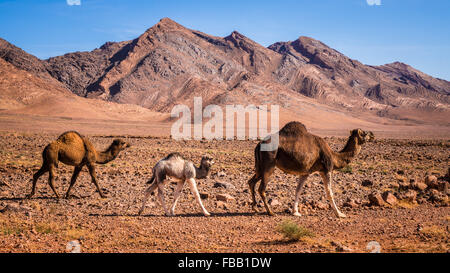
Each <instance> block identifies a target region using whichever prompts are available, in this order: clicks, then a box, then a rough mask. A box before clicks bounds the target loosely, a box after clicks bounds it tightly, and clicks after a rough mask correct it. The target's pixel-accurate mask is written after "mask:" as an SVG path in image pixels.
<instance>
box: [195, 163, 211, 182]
mask: <svg viewBox="0 0 450 273" xmlns="http://www.w3.org/2000/svg"><path fill="white" fill-rule="evenodd" d="M194 167H195V166H194ZM208 175H209V169H208V168H206V167H205V166H202V165H201V166H200V167H199V168H197V167H195V178H197V179H203V178H207V177H208Z"/></svg>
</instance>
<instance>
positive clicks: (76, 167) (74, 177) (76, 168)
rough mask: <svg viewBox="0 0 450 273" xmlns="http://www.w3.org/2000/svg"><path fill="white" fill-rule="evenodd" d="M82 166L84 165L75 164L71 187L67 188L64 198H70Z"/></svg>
mask: <svg viewBox="0 0 450 273" xmlns="http://www.w3.org/2000/svg"><path fill="white" fill-rule="evenodd" d="M82 168H83V166H75V168H74V170H73V174H72V178H71V179H70V185H69V188H68V189H67V192H66V195H65V196H64V198H69V196H70V190H71V189H72V187H73V186H74V185H75V182H76V181H77V178H78V175H79V174H80V172H81V169H82Z"/></svg>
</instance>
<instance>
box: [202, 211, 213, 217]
mask: <svg viewBox="0 0 450 273" xmlns="http://www.w3.org/2000/svg"><path fill="white" fill-rule="evenodd" d="M203 214H204V215H205V216H206V217H209V216H211V213H209V212H206V213H203Z"/></svg>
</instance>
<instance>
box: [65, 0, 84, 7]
mask: <svg viewBox="0 0 450 273" xmlns="http://www.w3.org/2000/svg"><path fill="white" fill-rule="evenodd" d="M66 2H67V5H69V6H81V0H66Z"/></svg>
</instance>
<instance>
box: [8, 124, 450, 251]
mask: <svg viewBox="0 0 450 273" xmlns="http://www.w3.org/2000/svg"><path fill="white" fill-rule="evenodd" d="M56 136H57V135H46V134H39V135H36V134H30V135H25V134H19V133H2V134H1V135H0V147H1V148H0V209H2V208H4V207H6V206H8V205H9V206H12V207H14V208H16V209H17V211H15V210H14V209H9V210H7V211H6V212H3V213H0V252H64V251H65V249H66V244H67V242H69V241H70V240H79V241H80V242H81V248H82V251H83V252H330V251H331V252H334V251H340V250H342V249H343V250H345V251H354V252H368V250H367V249H366V246H367V244H368V243H369V242H370V241H377V242H379V243H380V245H381V247H382V249H381V251H382V252H405V251H407V252H448V251H449V250H450V242H449V220H450V209H449V207H448V192H447V193H446V196H447V197H446V199H445V200H446V201H444V202H443V203H442V202H440V203H438V202H432V201H430V199H429V193H423V194H421V193H420V192H419V195H418V197H417V201H418V204H414V203H411V202H407V201H404V200H400V201H399V203H398V204H396V205H394V206H386V207H374V206H369V204H368V198H367V196H368V195H369V194H370V193H372V192H374V191H378V192H380V193H382V192H384V191H386V190H391V191H392V192H393V193H395V194H396V195H398V196H399V197H400V196H401V193H400V192H399V190H398V189H397V187H398V183H399V182H398V181H399V180H402V179H403V178H406V179H407V180H408V181H409V180H411V179H414V180H415V181H420V180H422V179H423V177H424V176H425V174H426V173H427V172H428V173H434V174H435V175H436V176H438V177H440V176H443V175H444V174H445V173H446V172H447V169H448V166H449V158H450V153H449V146H450V143H449V140H428V141H426V140H415V141H410V140H387V139H381V140H377V141H376V142H375V143H370V144H367V145H366V146H364V147H363V150H362V152H361V154H360V155H359V156H358V157H357V159H356V160H355V161H353V162H352V164H351V166H350V168H347V169H345V170H344V171H335V176H334V177H335V183H334V186H333V188H334V192H335V197H336V199H337V203H338V206H339V207H340V208H342V210H343V211H344V212H345V213H346V214H347V216H348V218H346V219H337V218H335V216H334V214H333V213H332V211H331V209H329V208H326V207H327V206H328V203H327V200H326V198H325V192H324V190H323V185H322V184H321V182H320V179H319V177H318V176H312V177H311V178H310V179H309V181H308V183H307V186H306V188H305V190H304V194H303V196H302V199H301V205H300V211H301V213H302V214H303V215H304V216H303V217H300V218H298V217H294V216H291V215H290V211H291V209H292V203H293V197H294V196H293V192H294V189H295V184H296V183H295V182H296V179H295V177H294V176H291V175H285V174H283V173H281V172H279V171H277V172H276V173H275V175H274V176H273V180H272V181H271V183H270V184H269V186H268V197H269V198H270V199H273V200H272V201H275V203H276V202H279V205H277V206H274V211H275V212H276V213H277V214H278V215H277V216H276V217H268V216H266V215H265V214H262V212H263V208H262V207H261V214H257V215H255V214H254V213H252V211H251V209H250V206H249V204H248V202H249V200H250V196H249V193H248V190H247V184H246V181H247V180H248V178H249V177H250V176H251V173H252V170H253V148H254V146H255V143H256V142H250V141H222V142H198V141H188V142H175V141H173V140H170V139H168V138H130V139H129V141H130V142H131V144H132V145H133V146H132V148H130V149H129V150H127V151H125V152H124V153H122V154H121V155H119V157H118V158H117V159H116V160H114V161H113V162H111V163H109V164H107V165H105V166H99V167H98V177H99V180H100V184H101V186H102V187H103V188H105V189H106V192H107V193H108V196H109V198H108V199H100V198H99V196H98V193H96V192H95V190H94V186H93V184H91V182H90V178H89V175H88V173H87V171H86V170H84V171H83V172H82V174H81V175H80V177H79V181H78V182H77V184H76V185H75V187H74V190H73V192H72V193H73V194H74V197H72V198H71V199H69V200H65V199H61V200H57V199H55V198H54V196H53V195H52V193H51V190H50V188H49V187H48V185H47V182H46V179H47V175H45V176H43V177H42V178H41V180H40V181H39V183H38V191H37V193H36V196H35V198H34V199H32V200H23V198H24V196H25V195H26V194H27V193H29V191H30V187H31V181H30V179H31V176H32V173H33V172H34V171H35V170H37V169H38V168H39V167H40V164H41V151H42V149H43V148H44V147H45V145H46V144H47V143H48V142H49V141H51V140H53V139H54V138H55V137H56ZM90 139H91V140H92V141H93V143H94V144H95V145H96V146H97V147H98V148H99V149H104V148H105V147H107V145H108V144H109V143H110V142H111V141H112V138H110V137H101V136H100V137H99V136H97V137H94V136H91V137H90ZM327 141H328V142H329V143H331V146H332V147H333V148H334V149H335V150H338V149H339V148H341V147H342V146H343V144H344V142H345V139H336V138H333V139H327ZM169 152H180V153H182V154H183V155H184V156H185V157H186V158H189V159H192V160H193V161H194V162H195V163H196V164H198V162H199V160H200V157H201V155H203V154H205V153H208V154H210V155H212V156H213V157H214V158H215V159H216V164H215V166H214V169H213V175H212V177H211V178H209V179H207V180H203V181H199V191H200V192H201V193H208V194H209V197H208V198H207V199H206V200H204V201H203V202H204V204H205V207H206V208H207V209H208V210H209V211H210V212H211V213H212V217H209V218H205V217H203V216H201V215H200V213H199V212H200V210H199V208H198V206H197V204H196V203H195V202H194V198H193V196H192V194H191V193H190V192H189V190H188V187H185V189H184V193H183V195H182V196H181V198H180V200H179V204H178V206H177V210H176V213H177V215H178V216H177V217H165V216H163V210H162V208H161V207H160V205H159V204H158V203H157V202H156V198H155V197H152V198H151V202H149V204H148V206H147V208H146V210H145V212H144V216H142V217H138V216H136V214H137V210H138V206H139V205H140V202H141V201H140V200H141V199H142V195H143V190H144V189H145V182H146V180H147V179H148V178H149V177H150V176H151V168H152V166H153V165H154V164H155V163H156V161H157V160H159V159H160V158H162V157H163V156H165V155H166V154H167V153H169ZM71 171H72V169H71V168H69V167H68V166H64V165H62V164H61V165H60V167H59V169H58V177H57V182H56V185H57V190H58V191H59V192H60V193H61V194H62V193H63V192H64V191H65V190H67V187H68V183H69V180H70V175H71ZM220 171H222V172H224V173H225V175H224V176H223V177H219V176H218V175H217V173H218V172H220ZM399 173H400V174H401V173H404V174H402V175H400V174H399ZM402 177H403V178H402ZM363 180H370V181H372V182H373V185H372V186H362V185H361V184H362V181H363ZM216 182H227V183H230V184H231V186H229V188H228V189H226V188H220V187H219V188H216V187H214V185H215V183H216ZM2 184H7V185H8V186H6V185H2ZM173 187H174V185H169V186H168V187H167V189H168V191H167V193H170V194H169V196H170V197H171V196H172V195H171V193H172V190H170V189H169V188H172V189H173ZM219 193H227V194H230V195H231V196H233V197H234V198H235V200H232V201H229V202H227V203H225V204H223V203H218V202H217V201H216V198H215V196H216V194H219ZM135 197H138V202H137V203H132V201H133V200H134V199H135ZM170 197H168V198H167V199H168V200H169V201H170V200H171V199H170ZM347 198H350V199H351V200H353V201H355V203H356V205H355V207H354V208H348V207H344V206H343V204H344V203H345V202H346V201H347ZM129 206H130V208H129V209H128V210H127V208H128V207H129ZM285 220H290V221H294V222H296V223H298V224H299V225H301V226H303V227H305V228H307V229H308V230H310V231H312V232H313V233H314V234H315V236H314V237H307V238H304V239H302V240H301V241H299V242H287V241H286V240H285V239H284V238H283V236H282V235H281V234H280V233H279V232H277V228H278V226H279V225H280V224H281V223H282V222H283V221H285Z"/></svg>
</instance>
